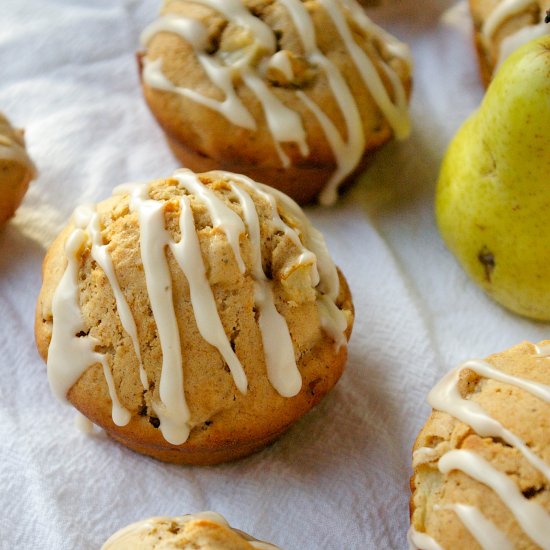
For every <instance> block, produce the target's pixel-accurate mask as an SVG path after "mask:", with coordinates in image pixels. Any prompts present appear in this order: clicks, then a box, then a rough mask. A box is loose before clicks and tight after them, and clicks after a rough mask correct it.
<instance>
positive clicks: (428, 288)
mask: <svg viewBox="0 0 550 550" xmlns="http://www.w3.org/2000/svg"><path fill="white" fill-rule="evenodd" d="M387 3H388V4H391V5H389V6H386V7H382V8H376V9H374V10H371V14H372V17H373V18H374V19H375V20H376V21H377V22H380V23H381V24H382V25H383V26H384V27H386V28H387V29H388V30H390V31H392V32H393V33H394V34H396V35H397V36H399V37H400V38H402V39H403V40H405V41H407V42H408V43H410V44H411V46H412V50H413V54H414V57H415V63H416V66H415V73H414V95H413V101H412V118H413V125H414V131H413V134H412V136H411V138H410V139H409V140H408V141H407V142H404V143H391V144H389V145H388V146H387V147H385V148H384V149H383V150H382V151H380V152H379V153H378V154H377V155H376V158H375V160H374V161H373V163H372V165H371V166H370V168H369V169H368V171H367V173H366V174H365V175H364V176H363V177H362V178H361V179H360V181H359V182H358V183H357V185H355V186H354V187H353V188H351V189H350V190H349V191H348V192H347V193H346V194H345V195H344V196H343V197H342V199H341V200H340V202H339V203H338V204H337V205H336V206H335V207H333V208H326V209H325V208H320V207H309V208H307V212H308V214H309V215H310V216H311V218H312V219H313V221H314V222H315V224H316V225H317V226H318V227H319V228H320V229H321V230H322V231H323V232H324V233H325V235H326V237H327V241H328V244H329V247H330V249H331V251H332V253H333V256H334V258H335V260H336V261H337V263H338V265H339V266H340V267H341V268H342V270H343V272H344V273H345V274H346V276H347V278H348V281H349V283H350V286H351V289H352V292H353V296H354V301H355V308H356V314H357V318H356V323H355V329H354V334H353V336H352V340H351V342H350V345H349V362H348V366H347V370H346V372H345V374H344V376H343V378H342V380H341V381H340V383H339V384H338V385H337V387H336V388H335V389H334V391H333V392H332V393H331V394H330V395H329V396H328V397H327V398H326V399H325V400H324V401H323V402H322V403H321V405H320V406H318V407H317V408H316V409H315V410H314V411H313V412H312V413H310V414H308V415H307V416H306V417H305V418H303V419H302V420H301V421H299V422H298V423H297V424H296V425H295V426H293V427H292V428H291V429H290V430H289V432H288V433H287V434H286V435H284V436H283V437H282V438H281V439H280V440H279V441H278V442H277V443H276V444H274V445H273V446H271V447H270V448H268V449H267V450H265V451H263V452H261V453H258V454H256V455H254V456H252V457H250V458H247V459H245V460H240V461H238V462H234V463H231V464H226V465H221V466H216V467H182V466H173V465H167V464H163V463H161V462H157V461H155V460H152V459H149V458H146V457H144V456H140V455H137V454H135V453H133V452H131V451H129V450H127V449H125V448H123V447H121V446H120V445H118V444H116V443H114V442H113V441H111V440H109V439H108V438H107V437H105V436H103V435H96V436H92V437H89V436H86V435H84V434H83V433H81V432H80V431H78V430H77V429H76V427H75V425H74V416H75V413H74V410H73V409H71V408H70V407H68V406H66V405H63V404H61V403H59V402H57V401H56V400H55V399H54V398H53V396H52V395H51V393H50V390H49V387H48V382H47V378H46V368H45V365H44V364H43V362H42V361H41V359H40V358H39V357H38V354H37V352H36V349H35V345H34V337H33V316H34V307H35V301H36V297H37V295H38V291H39V288H40V267H41V262H42V259H43V256H44V253H45V249H46V247H47V246H48V245H49V243H50V242H51V241H52V239H53V238H54V236H55V235H56V233H57V232H58V231H59V230H60V228H61V227H62V225H63V224H64V223H65V221H66V220H67V219H68V217H69V216H70V214H71V212H72V210H73V209H74V207H75V206H77V205H78V204H80V203H86V202H95V201H98V200H101V199H103V198H105V197H107V196H108V195H109V194H110V193H111V191H112V188H113V187H114V186H115V185H118V184H120V183H124V182H129V181H146V180H148V179H152V178H157V177H162V176H168V175H170V174H171V173H172V171H173V170H174V169H175V168H177V167H178V165H177V162H176V160H175V159H174V157H173V156H172V155H171V153H170V151H169V149H168V147H167V145H166V143H165V141H164V138H163V134H162V132H161V130H160V129H159V127H158V126H157V124H156V122H155V121H154V120H153V118H152V116H151V115H150V113H149V112H148V110H147V107H146V105H145V103H144V101H143V98H142V96H141V91H140V87H139V78H138V72H137V65H136V60H135V51H136V49H138V48H139V33H140V31H141V29H143V28H144V27H145V25H146V24H147V23H148V22H150V21H151V20H153V19H154V18H155V15H156V13H157V11H158V8H159V4H160V2H159V1H146V0H94V2H89V1H88V0H72V1H68V0H66V1H63V0H25V1H24V2H22V1H20V0H3V2H2V10H1V15H0V109H1V110H2V111H4V112H5V113H6V114H7V115H8V116H9V117H10V119H11V120H12V122H13V123H14V124H15V125H17V126H20V127H24V128H25V130H26V137H27V143H28V149H29V152H30V154H31V156H32V158H33V159H34V160H35V162H36V164H37V166H38V169H39V171H40V176H39V178H38V179H37V180H36V181H34V182H33V183H32V185H31V188H30V190H29V193H28V194H27V196H26V198H25V201H24V203H23V205H22V206H21V208H20V209H19V210H18V213H17V215H16V217H15V218H14V219H13V220H12V221H11V222H10V223H9V224H8V225H7V226H6V227H5V228H4V229H3V230H1V231H0V323H1V329H0V372H1V383H0V442H1V443H0V499H1V500H0V502H1V504H2V513H1V514H0V533H1V534H2V535H1V540H0V547H1V548H6V549H8V548H36V549H42V548H43V549H49V550H51V549H59V550H64V549H67V550H69V549H71V550H72V549H77V548H78V549H98V548H99V547H100V545H101V543H102V542H103V541H104V540H105V539H106V538H107V537H108V536H109V535H110V534H111V533H112V532H113V531H115V530H117V529H119V528H121V527H122V526H124V525H126V524H128V523H131V522H134V521H136V520H139V519H142V518H146V517H148V516H155V515H175V514H182V513H188V512H195V511H199V510H215V511H217V512H219V513H221V514H223V515H224V516H226V517H227V519H228V520H229V521H230V522H231V523H232V525H234V526H235V527H237V528H240V529H243V530H244V531H247V532H249V533H252V534H253V535H254V536H256V537H258V538H260V539H264V540H269V541H273V542H274V543H277V544H278V545H280V546H281V547H282V548H285V549H288V550H291V549H312V550H313V549H318V548H327V549H329V548H330V549H332V548H335V549H336V548H338V549H340V548H342V549H348V548H350V549H351V548H360V549H363V548H376V549H385V548H391V549H401V548H405V547H406V542H405V537H406V531H407V528H408V499H409V489H408V480H409V476H410V474H411V470H410V451H411V446H412V444H413V441H414V438H415V435H416V434H417V432H418V430H419V429H420V427H421V426H422V424H423V423H424V421H425V419H426V417H427V415H428V413H429V408H428V406H427V405H426V395H427V393H428V391H429V389H430V388H431V386H432V385H433V384H434V383H435V381H437V380H438V379H439V378H440V377H441V376H442V375H443V374H444V373H445V372H446V371H447V370H448V369H450V368H451V367H453V366H455V365H456V364H457V363H459V362H461V361H463V360H466V359H469V358H473V357H482V356H485V355H487V354H489V353H492V352H496V351H499V350H502V349H504V348H506V347H508V346H511V345H513V344H515V343H518V342H519V341H521V340H523V339H530V340H533V341H537V340H540V339H542V338H544V336H545V334H546V333H547V331H548V329H547V327H546V326H545V325H540V324H536V323H532V322H529V321H527V320H523V319H520V318H518V317H516V316H514V315H512V314H510V313H507V312H506V311H504V310H503V309H501V308H500V307H499V306H497V305H496V304H494V303H493V302H492V301H491V300H490V299H489V298H487V297H486V296H485V295H484V294H483V293H482V292H481V291H480V290H479V289H477V288H476V287H475V286H474V284H473V283H472V282H470V281H469V280H468V278H467V277H466V275H465V274H464V273H463V272H462V271H461V269H460V268H459V267H458V265H457V263H456V262H455V260H454V259H453V257H452V256H451V255H450V253H449V252H448V251H447V250H446V248H445V247H444V245H443V243H442V241H441V239H440V237H439V235H438V233H437V229H436V225H435V221H434V215H433V196H434V189H435V181H436V179H437V171H438V166H439V163H440V161H441V158H442V155H443V153H444V150H445V147H446V144H447V143H448V141H449V140H450V138H451V136H452V135H453V133H454V132H455V131H456V129H457V128H458V126H459V125H460V123H461V122H462V121H463V120H464V119H465V117H466V116H467V115H468V114H469V113H470V112H471V111H472V110H473V109H474V108H475V107H476V106H477V105H478V103H479V101H480V98H481V97H482V93H483V90H482V87H481V85H480V83H479V79H478V72H477V66H476V61H475V58H474V53H473V46H472V40H471V36H470V34H469V30H468V25H469V22H468V19H467V17H465V16H464V12H461V11H460V10H458V11H457V10H456V9H455V10H454V11H453V12H452V13H451V14H450V15H449V14H447V16H446V17H445V18H444V21H442V15H443V14H444V12H446V10H448V8H450V7H451V4H452V2H450V1H440V0H424V1H423V2H415V1H413V0H408V1H407V0H401V1H397V0H395V1H390V0H389V1H388V2H387ZM420 4H421V5H420ZM461 14H462V16H461Z"/></svg>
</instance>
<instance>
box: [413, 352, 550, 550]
mask: <svg viewBox="0 0 550 550" xmlns="http://www.w3.org/2000/svg"><path fill="white" fill-rule="evenodd" d="M536 353H537V355H538V356H540V357H546V356H547V355H548V354H550V346H548V345H546V346H540V347H539V346H536ZM463 370H472V371H474V372H475V373H476V374H478V375H479V376H482V377H485V378H489V379H493V380H496V381H499V382H502V383H504V384H509V385H512V386H515V387H517V388H520V389H522V390H524V391H526V392H529V393H530V394H532V395H534V396H535V397H537V398H539V399H541V400H543V401H545V402H546V403H550V386H548V385H546V384H541V383H539V382H535V381H533V380H527V379H525V378H521V377H518V376H513V375H511V374H507V373H505V372H503V371H501V370H499V369H497V368H495V367H493V366H492V365H490V364H489V363H487V362H486V361H479V360H472V361H468V362H466V363H464V364H463V365H461V366H460V367H457V368H455V369H453V370H452V371H450V372H449V373H448V374H447V375H445V376H444V377H443V379H442V380H441V381H440V382H439V383H438V384H436V386H435V387H434V388H433V389H432V391H431V392H430V394H429V397H428V401H429V403H430V405H431V406H432V407H433V408H434V409H435V410H440V411H443V412H446V413H447V414H449V415H451V416H453V417H455V418H457V419H458V420H460V421H461V422H464V423H465V424H467V425H469V426H471V427H472V428H473V429H474V430H475V432H476V433H477V434H479V435H480V436H481V437H494V438H501V439H502V440H504V441H506V442H507V443H508V444H509V445H511V446H513V447H515V448H516V449H518V450H519V451H520V452H521V453H522V454H523V456H524V457H525V459H526V460H527V461H528V462H529V463H530V464H531V465H532V466H533V467H534V468H536V469H537V470H539V471H540V472H541V473H542V474H543V475H544V476H545V477H546V478H547V479H550V466H549V465H548V464H546V463H545V462H544V461H543V460H542V459H541V458H540V457H538V456H537V455H536V454H535V453H534V452H533V451H531V449H530V447H529V446H528V445H527V444H526V443H525V442H524V441H523V440H522V439H521V438H520V437H518V436H517V435H515V434H514V433H512V432H511V431H510V430H508V429H507V428H505V427H504V426H503V425H502V424H501V423H500V422H498V421H497V420H496V419H494V418H492V417H491V416H490V415H489V414H487V413H486V412H485V411H484V410H483V408H482V407H481V406H480V405H479V404H477V403H475V402H473V401H471V400H469V399H464V398H463V397H462V396H461V394H460V391H459V389H458V383H459V380H460V373H461V372H462V371H463ZM438 454H439V453H438V451H437V449H431V448H428V447H422V448H420V449H417V450H416V451H415V453H413V467H415V468H416V467H417V466H419V465H420V464H424V463H426V462H430V461H432V460H433V459H434V458H437V456H438ZM438 468H439V470H440V471H441V472H442V473H443V474H446V473H448V472H450V471H451V470H461V471H463V472H464V473H466V474H468V475H469V476H470V477H472V478H474V479H476V480H477V481H479V482H480V483H483V484H485V485H487V486H488V487H490V488H491V489H492V490H493V491H495V493H497V495H498V496H499V497H500V498H501V499H502V501H503V502H504V504H505V505H506V506H507V507H508V508H509V509H510V511H511V512H512V513H513V514H514V516H515V517H516V520H517V521H518V523H519V524H520V525H521V527H522V528H523V529H524V531H525V532H526V533H527V535H528V536H529V537H530V538H531V539H532V540H534V541H535V542H537V544H539V545H540V546H541V547H542V548H543V549H545V550H549V549H550V514H548V512H547V511H546V510H545V509H544V508H543V507H542V506H540V505H539V504H537V503H536V502H531V501H530V500H528V499H526V498H525V497H524V496H523V495H522V493H521V491H520V490H519V488H518V487H517V485H516V483H515V482H514V481H513V480H512V479H510V478H509V477H508V476H507V475H506V474H504V473H502V472H500V471H499V470H497V469H495V468H493V466H492V465H491V464H490V463H489V462H487V461H486V460H485V459H483V458H482V457H480V456H478V455H476V454H475V453H473V452H471V451H467V450H452V451H448V452H447V453H445V454H444V455H443V456H442V457H441V458H440V459H439V461H438ZM437 508H438V507H437V506H434V510H436V509H437ZM444 508H445V509H447V508H448V509H452V510H454V511H455V512H456V514H457V515H458V517H459V518H460V520H461V521H462V522H463V524H464V526H465V527H466V528H467V529H468V530H469V531H470V533H471V534H472V536H474V538H475V539H476V540H477V541H478V542H479V544H480V545H481V546H482V547H483V548H484V549H486V550H501V549H503V550H507V549H509V548H513V546H512V545H511V543H510V541H509V540H508V539H507V538H506V536H505V535H504V533H503V532H502V531H500V530H499V529H498V528H497V527H496V526H495V525H494V524H493V523H492V522H490V521H489V520H487V519H486V518H485V517H484V516H483V514H482V513H481V511H480V510H478V509H477V508H475V507H473V506H469V505H465V504H459V503H456V504H450V505H446V506H445V507H444Z"/></svg>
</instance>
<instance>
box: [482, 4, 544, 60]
mask: <svg viewBox="0 0 550 550" xmlns="http://www.w3.org/2000/svg"><path fill="white" fill-rule="evenodd" d="M533 5H537V2H536V1H535V0H503V1H502V2H501V3H500V4H498V5H497V6H496V7H495V9H494V10H493V11H492V12H491V14H490V15H489V17H488V18H487V19H486V20H485V23H484V24H483V27H482V28H481V36H482V38H483V40H484V41H485V44H486V45H487V46H488V45H489V42H490V41H491V39H492V38H493V37H494V35H495V33H496V32H497V30H498V29H499V28H500V27H501V26H502V24H503V23H504V22H505V21H506V20H508V19H509V18H510V17H513V16H514V15H516V14H520V13H521V12H522V11H525V10H526V9H527V8H529V7H530V6H533ZM540 11H541V16H540V21H539V23H538V24H536V25H528V26H526V27H522V28H520V29H518V30H517V31H516V32H514V33H512V34H511V35H509V36H507V37H505V38H504V39H503V40H502V42H501V43H500V45H499V51H498V58H497V63H496V67H499V66H500V64H501V63H502V62H503V61H504V60H505V59H506V58H507V57H508V56H509V55H510V54H511V53H512V52H513V51H514V50H516V49H518V48H519V47H520V46H522V45H523V44H527V42H529V41H531V40H534V39H535V38H539V37H541V36H545V35H547V34H549V33H550V28H549V26H548V25H547V24H546V23H545V22H544V18H545V15H546V14H545V12H544V10H542V9H541V10H540Z"/></svg>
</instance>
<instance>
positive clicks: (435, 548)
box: [407, 526, 443, 550]
mask: <svg viewBox="0 0 550 550" xmlns="http://www.w3.org/2000/svg"><path fill="white" fill-rule="evenodd" d="M407 542H408V543H409V550H443V548H442V547H441V546H439V544H438V543H437V542H436V541H435V540H434V539H433V538H432V537H430V535H427V534H426V533H421V532H420V531H417V530H416V529H415V528H414V527H412V526H411V527H410V528H409V531H408V533H407Z"/></svg>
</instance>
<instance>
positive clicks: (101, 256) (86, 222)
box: [73, 205, 149, 389]
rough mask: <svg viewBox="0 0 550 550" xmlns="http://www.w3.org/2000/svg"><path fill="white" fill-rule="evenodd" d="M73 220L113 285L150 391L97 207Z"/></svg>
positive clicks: (82, 209) (143, 380) (82, 210)
mask: <svg viewBox="0 0 550 550" xmlns="http://www.w3.org/2000/svg"><path fill="white" fill-rule="evenodd" d="M73 219H74V221H75V225H76V226H77V227H80V228H81V229H85V230H86V231H87V232H88V235H89V237H90V241H91V250H90V254H91V256H92V258H93V259H94V260H95V261H96V262H97V264H98V265H99V267H101V269H102V270H103V272H104V273H105V275H106V277H107V279H108V281H109V284H110V285H111V288H112V290H113V294H114V296H115V301H116V307H117V312H118V315H119V318H120V322H121V324H122V327H123V328H124V330H125V331H126V333H127V334H128V336H130V339H131V340H132V345H133V347H134V352H135V354H136V357H137V360H138V364H139V378H140V380H141V384H142V385H143V388H144V389H148V388H149V382H148V381H147V373H146V372H145V369H144V368H143V362H142V360H141V351H140V349H139V338H138V333H137V327H136V323H135V321H134V317H133V316H132V312H131V311H130V306H129V305H128V302H127V301H126V298H125V297H124V294H123V292H122V289H121V288H120V284H119V282H118V279H117V276H116V273H115V268H114V266H113V260H112V259H111V256H110V254H109V252H108V250H107V246H106V245H104V244H103V239H102V237H101V227H100V219H99V214H98V213H97V212H96V210H95V206H86V205H84V206H79V207H78V208H77V209H76V210H75V212H74V215H73Z"/></svg>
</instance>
